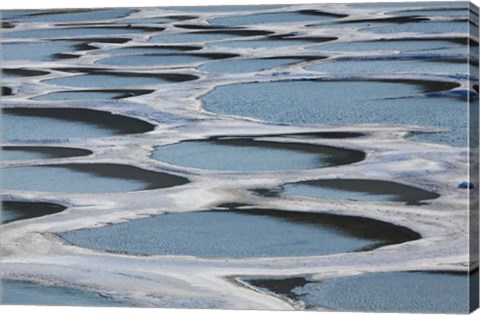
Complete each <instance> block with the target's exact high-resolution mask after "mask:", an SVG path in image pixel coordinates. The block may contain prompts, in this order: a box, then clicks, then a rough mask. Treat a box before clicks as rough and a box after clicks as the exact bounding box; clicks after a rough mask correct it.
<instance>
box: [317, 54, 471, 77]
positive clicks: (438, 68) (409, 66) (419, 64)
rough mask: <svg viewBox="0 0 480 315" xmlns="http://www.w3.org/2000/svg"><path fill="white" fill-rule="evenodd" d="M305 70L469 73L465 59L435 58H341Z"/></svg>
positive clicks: (365, 72) (352, 74)
mask: <svg viewBox="0 0 480 315" xmlns="http://www.w3.org/2000/svg"><path fill="white" fill-rule="evenodd" d="M307 70H312V71H319V72H328V73H332V74H344V75H351V76H355V75H357V76H364V75H372V74H389V75H395V74H399V73H409V74H410V73H425V74H447V75H453V74H460V75H467V74H468V73H469V64H468V60H467V59H454V60H442V59H435V58H416V59H406V58H405V59H403V58H402V59H398V58H389V59H388V58H386V59H385V60H368V59H364V60H341V59H337V60H336V61H331V62H325V63H321V64H318V65H315V66H311V67H307Z"/></svg>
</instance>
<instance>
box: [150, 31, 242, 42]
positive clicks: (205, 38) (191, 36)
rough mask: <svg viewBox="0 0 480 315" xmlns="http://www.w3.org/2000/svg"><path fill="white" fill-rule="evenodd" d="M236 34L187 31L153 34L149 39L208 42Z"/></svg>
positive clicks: (232, 36)
mask: <svg viewBox="0 0 480 315" xmlns="http://www.w3.org/2000/svg"><path fill="white" fill-rule="evenodd" d="M234 37H237V35H234V34H228V33H215V32H211V33H209V32H189V33H178V34H160V35H155V36H153V37H152V38H151V39H150V42H154V43H194V42H209V41H216V40H222V39H226V38H234Z"/></svg>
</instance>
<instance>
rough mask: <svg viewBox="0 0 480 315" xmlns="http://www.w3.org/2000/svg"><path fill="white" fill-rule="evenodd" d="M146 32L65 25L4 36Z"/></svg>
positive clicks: (67, 35) (59, 35)
mask: <svg viewBox="0 0 480 315" xmlns="http://www.w3.org/2000/svg"><path fill="white" fill-rule="evenodd" d="M143 32H145V30H144V29H142V28H127V27H112V26H109V27H100V26H98V27H65V28H45V29H35V30H25V31H13V32H8V33H3V34H2V36H3V37H4V38H70V37H80V38H81V37H89V36H102V35H103V36H112V35H122V34H135V33H143Z"/></svg>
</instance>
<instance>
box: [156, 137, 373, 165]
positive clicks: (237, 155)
mask: <svg viewBox="0 0 480 315" xmlns="http://www.w3.org/2000/svg"><path fill="white" fill-rule="evenodd" d="M364 157H365V154H364V153H363V152H361V151H355V150H348V149H341V148H335V147H328V146H320V145H311V144H300V143H282V142H269V141H256V140H253V139H219V140H204V141H184V142H180V143H177V144H171V145H166V146H161V147H157V148H156V149H155V151H154V153H153V158H155V159H157V160H160V161H163V162H167V163H170V164H175V165H181V166H186V167H193V168H201V169H209V170H222V171H239V172H242V171H243V172H249V171H281V170H300V169H313V168H321V167H328V166H334V165H343V164H349V163H355V162H359V161H361V160H363V159H364Z"/></svg>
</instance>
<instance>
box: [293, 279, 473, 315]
mask: <svg viewBox="0 0 480 315" xmlns="http://www.w3.org/2000/svg"><path fill="white" fill-rule="evenodd" d="M293 292H294V293H295V294H297V295H299V296H300V295H301V296H303V297H304V298H303V299H304V300H305V304H306V306H307V308H315V307H325V308H328V309H331V310H335V311H356V312H412V313H413V312H416V313H467V312H468V310H469V305H468V277H467V275H466V274H465V275H462V274H442V273H427V272H392V273H377V274H366V275H361V276H355V277H348V278H339V279H332V280H327V281H324V282H314V283H309V284H306V285H305V286H304V287H301V288H296V289H294V290H293Z"/></svg>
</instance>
